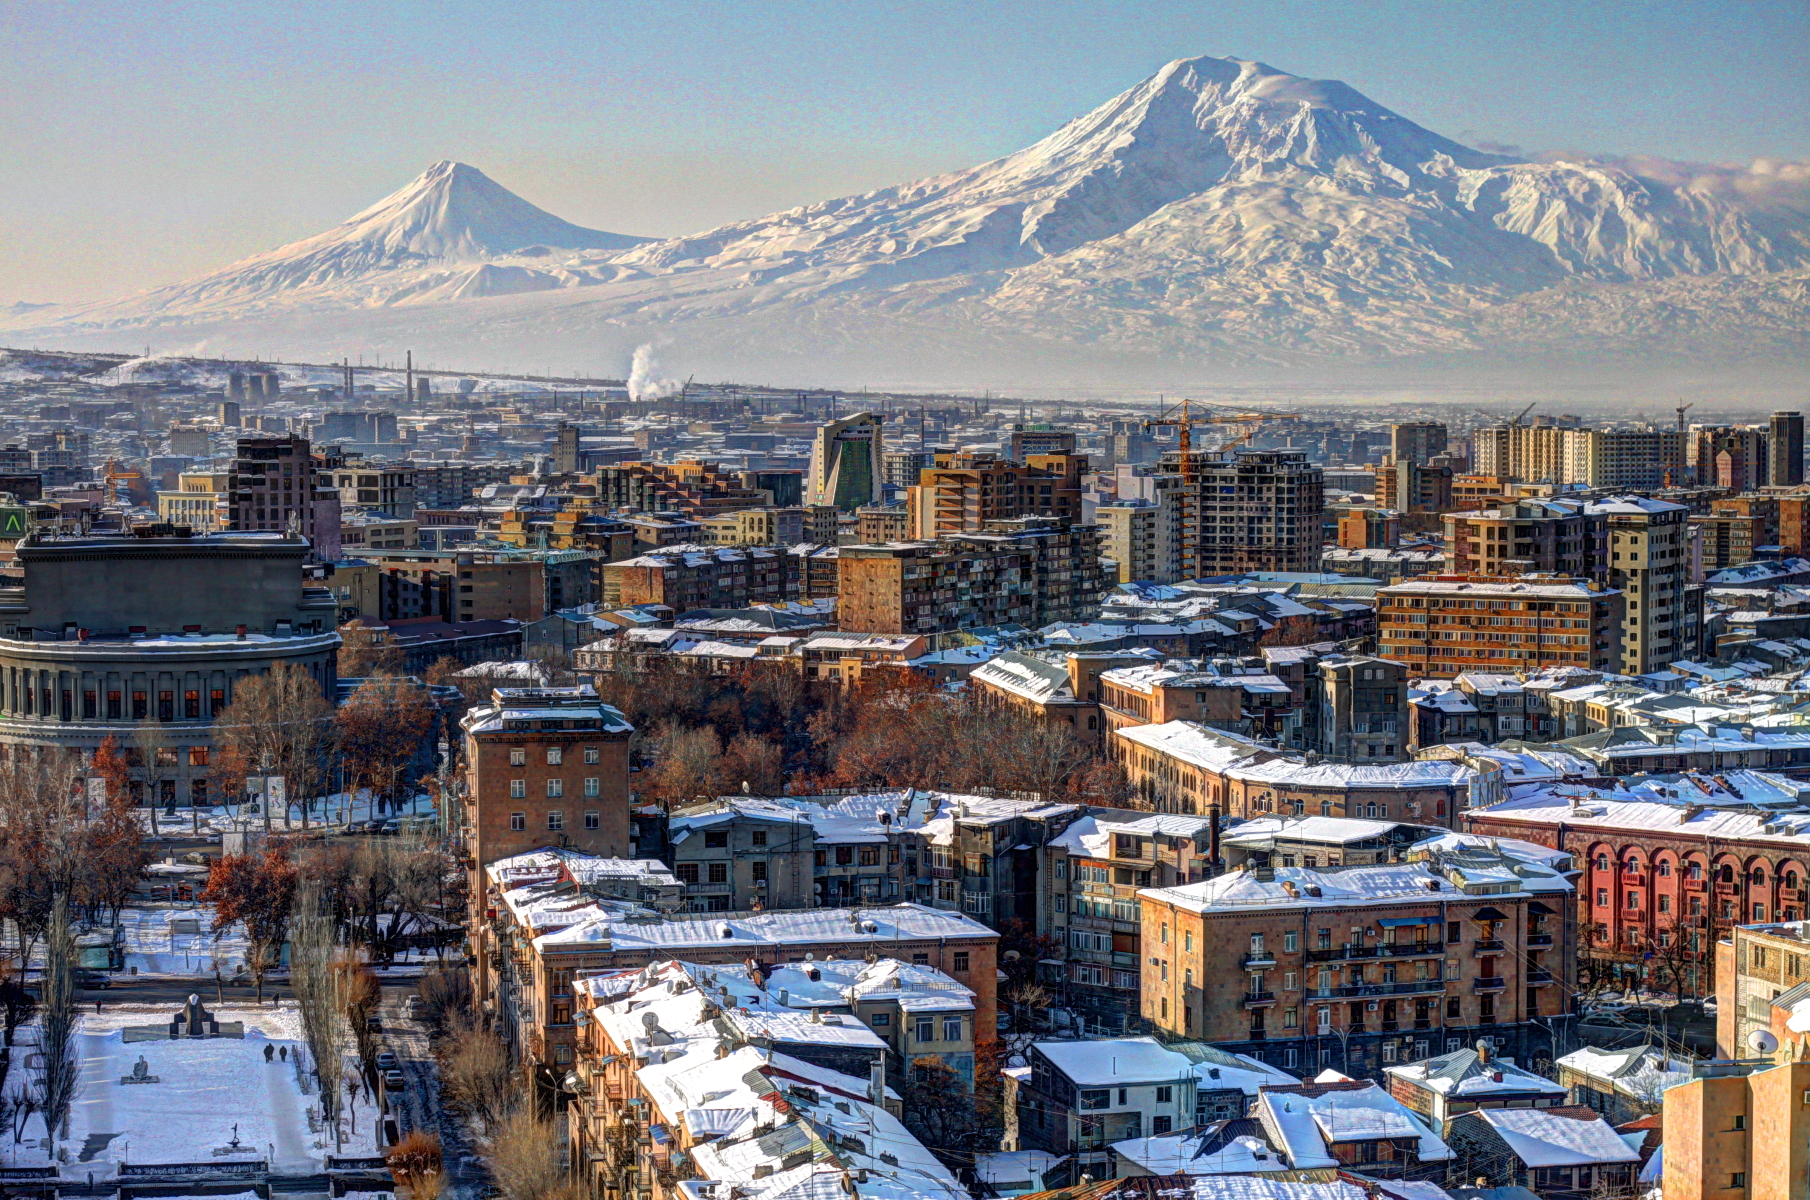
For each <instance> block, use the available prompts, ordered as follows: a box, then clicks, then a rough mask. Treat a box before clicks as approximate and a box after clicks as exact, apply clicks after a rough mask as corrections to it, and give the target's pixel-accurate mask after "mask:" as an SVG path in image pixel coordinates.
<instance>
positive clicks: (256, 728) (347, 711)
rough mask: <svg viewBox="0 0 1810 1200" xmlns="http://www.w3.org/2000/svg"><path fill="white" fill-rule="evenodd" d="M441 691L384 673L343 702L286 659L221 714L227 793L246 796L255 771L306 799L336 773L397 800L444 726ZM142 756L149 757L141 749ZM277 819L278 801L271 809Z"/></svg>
mask: <svg viewBox="0 0 1810 1200" xmlns="http://www.w3.org/2000/svg"><path fill="white" fill-rule="evenodd" d="M434 723H435V710H434V704H433V699H432V697H431V696H430V695H429V694H428V693H427V692H426V691H425V690H424V689H422V688H421V687H420V686H419V685H418V684H416V683H415V682H414V681H413V680H410V679H406V678H403V677H401V676H396V675H374V676H371V677H370V678H367V679H366V680H365V681H364V682H363V683H361V684H360V685H359V686H358V688H357V689H356V690H354V691H353V693H352V694H351V695H350V696H349V697H347V699H346V702H345V703H344V704H342V705H340V706H338V707H337V708H335V707H334V706H333V704H332V703H331V702H330V701H329V700H328V699H327V698H326V697H325V696H323V695H322V694H321V689H320V684H319V682H318V681H317V680H316V679H315V678H314V677H313V676H312V675H310V674H309V673H308V672H307V671H306V670H304V669H302V668H300V667H296V666H290V665H280V666H277V667H274V668H272V669H271V670H270V671H267V672H266V673H264V674H262V675H254V676H250V677H248V678H246V679H243V680H240V681H239V682H238V683H237V684H236V685H235V686H234V689H233V699H232V703H231V704H229V705H228V706H227V707H226V709H225V710H224V711H223V712H222V713H221V714H220V716H219V718H218V720H217V727H218V737H217V741H216V744H215V751H214V758H213V761H212V762H211V763H210V764H209V775H210V777H211V779H212V782H213V786H214V788H215V790H216V792H217V793H218V794H219V795H220V797H221V798H222V799H223V800H225V799H230V798H231V797H234V796H237V795H240V794H241V793H242V792H243V790H244V786H245V780H246V779H247V777H249V776H252V775H269V776H279V777H281V778H282V779H283V780H284V781H285V794H286V795H287V796H288V797H290V798H291V800H299V801H301V802H302V824H303V826H304V827H306V826H307V825H308V822H309V804H308V801H309V799H310V798H312V797H314V796H318V795H320V794H321V793H322V792H323V791H325V790H326V788H327V785H328V784H329V782H331V781H332V780H333V779H334V777H335V775H337V777H338V781H339V783H340V785H341V789H342V790H343V791H345V792H347V793H352V792H356V791H358V790H360V789H368V790H369V791H370V792H371V794H372V795H374V796H377V797H381V798H386V799H393V798H395V797H396V796H397V795H398V794H399V793H400V791H401V789H402V785H403V783H404V782H405V781H406V780H407V778H408V773H409V771H410V769H411V768H412V767H413V766H414V765H415V764H416V763H417V762H418V761H419V760H420V758H421V755H422V752H423V750H424V748H425V746H426V744H427V740H428V737H429V735H430V734H431V733H432V732H433V730H434ZM141 757H143V756H142V755H141ZM264 824H265V827H266V828H268V827H269V825H270V805H269V804H265V805H264Z"/></svg>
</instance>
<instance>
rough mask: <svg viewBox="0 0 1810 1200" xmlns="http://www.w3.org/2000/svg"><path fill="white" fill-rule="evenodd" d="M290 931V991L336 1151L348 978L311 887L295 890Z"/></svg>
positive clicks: (329, 924) (328, 920) (318, 898)
mask: <svg viewBox="0 0 1810 1200" xmlns="http://www.w3.org/2000/svg"><path fill="white" fill-rule="evenodd" d="M290 930H291V932H290V938H289V946H290V950H289V983H290V988H291V990H293V991H294V992H295V999H296V1004H297V1006H298V1007H299V1008H300V1009H301V1016H302V1037H303V1040H304V1041H305V1042H306V1043H307V1046H308V1052H309V1054H310V1055H311V1056H312V1057H313V1058H314V1077H315V1080H316V1082H317V1083H318V1084H319V1085H320V1100H321V1115H322V1116H323V1117H324V1118H325V1119H326V1122H327V1124H328V1126H329V1127H330V1128H331V1129H332V1130H333V1138H334V1144H335V1146H336V1147H337V1146H338V1145H339V1144H340V1140H341V1139H340V1132H339V1118H340V1087H341V1086H342V1080H343V1076H344V1073H345V1051H346V1043H347V1037H346V1034H347V1028H346V1015H345V1014H346V1005H345V997H344V995H343V992H342V984H343V979H344V975H343V973H342V972H341V971H339V970H337V969H336V963H335V953H334V944H333V922H332V920H331V918H329V917H328V916H327V915H326V914H325V913H324V912H323V911H322V904H321V896H320V892H319V890H318V889H317V888H315V887H314V886H313V885H312V884H311V883H310V884H305V885H304V886H302V887H301V888H298V889H297V891H296V897H295V913H294V916H293V917H292V918H291V920H290Z"/></svg>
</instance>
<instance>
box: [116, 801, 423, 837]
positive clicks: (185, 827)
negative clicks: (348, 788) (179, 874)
mask: <svg viewBox="0 0 1810 1200" xmlns="http://www.w3.org/2000/svg"><path fill="white" fill-rule="evenodd" d="M434 811H435V809H434V800H433V797H432V796H429V795H428V794H427V793H425V792H421V793H418V794H416V795H415V796H414V797H413V798H412V799H410V800H407V801H404V802H403V803H402V804H400V805H393V804H392V805H386V806H384V807H383V809H382V810H381V811H379V809H378V807H377V804H376V801H375V800H374V799H373V798H372V796H371V794H370V793H369V792H366V791H360V792H358V793H356V794H355V795H347V794H345V793H344V792H336V793H334V794H333V795H331V796H322V797H319V798H317V799H315V800H314V801H312V802H311V803H310V804H309V805H308V813H307V819H306V821H304V820H303V814H302V806H301V805H299V804H291V805H289V807H288V811H287V812H281V813H272V814H271V816H270V826H271V828H272V829H277V830H282V831H284V832H287V831H289V830H297V831H299V830H301V829H302V828H304V827H307V828H315V827H318V826H321V825H344V824H346V823H347V822H348V821H369V820H373V819H380V818H384V817H398V816H421V817H427V816H432V815H433V814H434ZM139 814H140V817H141V819H142V820H143V821H144V822H145V828H146V831H147V832H151V833H156V834H159V835H161V836H164V837H184V836H189V835H193V834H195V833H197V832H199V833H201V834H202V835H206V836H214V837H217V836H219V835H220V834H222V833H230V832H232V831H233V830H236V829H251V830H262V829H263V828H264V817H263V814H262V813H261V812H259V811H257V810H255V809H253V808H251V807H250V806H244V807H243V808H230V809H229V808H222V807H217V806H216V807H212V808H204V809H201V810H200V811H199V812H196V811H195V810H194V809H192V808H178V809H176V810H175V813H174V815H172V814H171V813H170V810H168V809H163V808H143V809H140V810H139Z"/></svg>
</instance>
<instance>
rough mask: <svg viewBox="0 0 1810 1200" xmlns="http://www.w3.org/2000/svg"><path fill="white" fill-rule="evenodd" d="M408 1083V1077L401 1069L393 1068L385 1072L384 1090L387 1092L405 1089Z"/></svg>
mask: <svg viewBox="0 0 1810 1200" xmlns="http://www.w3.org/2000/svg"><path fill="white" fill-rule="evenodd" d="M408 1085H409V1082H408V1078H407V1077H406V1076H404V1075H403V1073H402V1072H401V1070H399V1069H392V1070H388V1071H385V1072H384V1073H383V1090H384V1091H386V1092H400V1091H404V1090H406V1089H407V1087H408Z"/></svg>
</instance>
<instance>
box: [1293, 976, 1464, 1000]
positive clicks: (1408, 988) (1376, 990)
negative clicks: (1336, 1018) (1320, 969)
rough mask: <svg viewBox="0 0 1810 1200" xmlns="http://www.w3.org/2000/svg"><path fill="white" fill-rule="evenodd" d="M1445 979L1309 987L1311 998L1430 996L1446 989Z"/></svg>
mask: <svg viewBox="0 0 1810 1200" xmlns="http://www.w3.org/2000/svg"><path fill="white" fill-rule="evenodd" d="M1445 984H1446V981H1445V980H1443V979H1412V980H1409V981H1408V982H1407V983H1354V984H1348V985H1346V986H1345V987H1323V988H1308V989H1307V990H1306V993H1305V994H1306V996H1307V998H1308V999H1309V1000H1344V999H1350V998H1352V997H1357V996H1417V995H1418V996H1428V995H1433V994H1435V993H1438V992H1443V991H1445Z"/></svg>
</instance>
